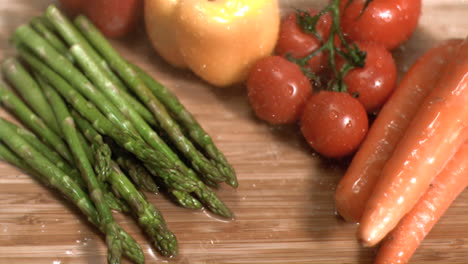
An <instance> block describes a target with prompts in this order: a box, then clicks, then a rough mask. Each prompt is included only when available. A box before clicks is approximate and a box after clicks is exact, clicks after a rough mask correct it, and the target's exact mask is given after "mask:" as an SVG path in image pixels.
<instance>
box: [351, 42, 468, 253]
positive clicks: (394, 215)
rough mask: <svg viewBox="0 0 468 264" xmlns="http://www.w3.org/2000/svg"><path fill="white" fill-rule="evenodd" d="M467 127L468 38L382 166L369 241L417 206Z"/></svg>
mask: <svg viewBox="0 0 468 264" xmlns="http://www.w3.org/2000/svg"><path fill="white" fill-rule="evenodd" d="M434 74H436V73H434ZM467 126H468V39H466V40H465V41H463V42H462V43H461V44H460V46H459V48H458V50H457V51H456V53H455V56H454V57H453V59H452V60H451V61H450V62H449V64H448V65H447V67H446V68H445V70H444V72H443V73H442V76H441V78H440V79H439V81H438V82H437V84H436V86H435V87H434V89H433V90H432V91H431V93H430V94H429V95H428V96H427V97H426V98H425V99H424V101H423V103H422V105H421V108H420V109H419V110H418V112H417V113H416V115H415V116H414V118H413V120H412V121H411V123H410V124H409V126H408V128H407V130H406V131H405V134H404V135H403V137H402V138H401V139H400V141H399V142H398V144H397V146H396V147H395V150H394V151H393V153H392V155H391V157H390V158H389V159H388V161H387V162H386V164H385V166H384V168H383V170H382V173H381V175H380V177H379V180H378V181H377V183H376V185H375V188H374V190H373V192H372V194H371V196H370V197H369V200H368V201H367V204H366V207H365V209H364V212H363V215H362V218H361V223H360V226H359V230H358V238H359V239H360V240H361V241H362V242H363V244H364V245H365V246H373V245H375V244H376V243H378V242H379V241H380V240H381V239H382V238H383V237H384V236H385V235H387V233H388V232H389V231H390V230H392V229H393V228H394V227H395V226H396V225H397V223H398V222H399V221H400V219H401V218H402V217H403V216H404V215H405V214H406V213H407V212H409V210H411V208H413V206H414V205H415V204H416V202H417V201H418V200H419V198H421V196H422V195H423V194H424V192H425V191H426V189H427V188H428V186H429V184H430V183H431V181H432V180H433V179H434V178H435V176H436V175H437V174H438V173H439V172H440V171H441V170H442V169H443V168H444V166H445V164H446V163H447V162H448V161H449V160H450V158H451V157H452V156H453V154H455V152H456V151H457V150H458V148H459V147H460V146H461V144H463V143H464V142H465V140H466V138H463V136H462V135H461V133H462V130H463V128H465V127H467Z"/></svg>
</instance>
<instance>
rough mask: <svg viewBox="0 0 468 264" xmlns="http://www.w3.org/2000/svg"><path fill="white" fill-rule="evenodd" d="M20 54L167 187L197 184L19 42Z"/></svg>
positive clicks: (185, 187) (188, 188) (188, 187)
mask: <svg viewBox="0 0 468 264" xmlns="http://www.w3.org/2000/svg"><path fill="white" fill-rule="evenodd" d="M17 50H18V53H19V54H20V56H21V57H22V58H23V59H24V60H25V61H26V62H27V63H28V65H29V66H30V67H32V68H33V69H34V70H35V71H36V72H37V73H39V74H40V75H41V76H42V77H44V79H46V80H47V81H48V82H49V83H50V84H51V85H52V86H53V88H54V89H56V90H57V91H58V92H59V93H60V94H61V95H62V96H63V97H64V98H65V100H67V102H68V103H69V104H70V105H72V106H73V107H74V108H75V109H76V110H77V111H78V112H79V113H80V114H81V115H82V116H83V117H84V118H86V119H87V120H88V121H90V123H91V124H92V125H93V127H94V128H95V129H96V130H97V131H98V132H99V133H101V134H103V135H107V136H109V137H111V138H112V139H114V140H115V142H116V143H117V144H119V145H120V146H121V147H122V148H124V149H126V150H127V151H129V152H131V153H133V154H134V155H135V156H137V157H138V159H140V160H141V161H142V162H144V163H147V164H149V165H150V166H153V167H154V168H155V169H157V171H158V176H160V177H161V178H162V179H163V181H164V182H165V184H167V185H168V186H170V187H171V188H174V189H178V190H181V191H187V192H191V191H193V190H194V189H195V188H197V183H196V182H195V181H194V180H191V179H188V178H187V177H182V176H181V171H182V170H181V169H180V168H178V167H174V166H173V165H174V164H173V163H172V162H170V161H168V159H167V157H166V156H165V155H164V154H163V153H161V152H159V151H157V150H155V149H153V148H151V147H149V146H148V145H147V144H146V143H145V142H144V141H142V140H141V139H140V138H139V137H135V136H134V135H133V134H131V133H128V132H127V131H124V130H121V129H119V128H117V127H115V126H114V125H113V123H111V122H110V121H109V120H108V119H106V117H104V116H103V115H102V113H101V112H100V111H99V110H97V109H96V107H95V106H94V105H93V104H91V103H90V102H89V101H87V100H86V99H85V98H84V97H83V96H82V95H81V94H80V93H78V92H77V91H75V90H74V89H73V87H71V86H70V85H69V84H68V83H67V82H66V81H65V80H64V79H63V78H62V77H61V76H59V75H58V74H56V73H55V72H54V71H52V70H51V69H50V68H49V67H48V66H47V65H45V64H44V63H42V62H41V61H40V60H39V59H37V58H36V57H35V56H34V55H33V54H31V52H29V51H28V50H27V49H25V48H23V47H22V46H21V45H20V46H18V47H17Z"/></svg>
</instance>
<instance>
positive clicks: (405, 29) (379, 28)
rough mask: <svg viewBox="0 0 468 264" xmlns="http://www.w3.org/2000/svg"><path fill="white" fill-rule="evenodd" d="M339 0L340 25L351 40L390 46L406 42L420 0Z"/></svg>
mask: <svg viewBox="0 0 468 264" xmlns="http://www.w3.org/2000/svg"><path fill="white" fill-rule="evenodd" d="M347 2H348V0H341V2H340V4H341V12H342V17H341V28H342V30H343V32H344V33H345V35H347V36H348V37H349V38H350V39H351V40H354V41H372V42H378V43H381V44H382V45H384V46H385V47H386V48H387V49H390V50H391V49H394V48H396V47H398V46H399V45H400V44H401V43H403V42H404V41H406V40H407V39H408V38H409V37H410V35H411V33H412V32H413V31H414V29H415V28H416V26H417V24H418V19H419V16H420V14H421V0H373V1H372V2H370V3H369V5H368V6H367V8H366V9H365V11H364V12H363V13H362V14H361V10H362V9H363V7H364V3H365V2H366V0H353V1H351V3H350V4H349V6H348V7H346V8H345V6H346V3H347Z"/></svg>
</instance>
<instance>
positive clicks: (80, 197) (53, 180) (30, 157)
mask: <svg viewBox="0 0 468 264" xmlns="http://www.w3.org/2000/svg"><path fill="white" fill-rule="evenodd" d="M5 122H6V121H5V120H4V119H2V118H0V127H1V128H2V129H0V140H1V141H3V142H4V143H5V144H6V145H7V146H8V147H9V149H10V150H13V151H14V152H15V154H16V155H18V156H19V157H20V158H21V159H22V160H23V161H24V162H26V163H27V164H28V165H29V166H30V167H31V168H33V169H34V170H35V171H37V172H38V173H39V174H40V175H41V176H42V178H44V179H47V182H48V183H49V184H50V185H51V186H53V187H54V188H55V189H57V190H59V191H60V192H61V193H62V194H63V195H65V196H66V197H67V198H68V199H69V200H70V201H72V202H73V203H74V204H75V205H76V206H77V207H78V208H79V209H80V211H81V212H82V213H83V214H84V215H85V216H87V218H88V220H89V221H90V222H91V223H92V224H94V225H95V226H96V227H98V228H99V229H100V230H101V232H104V231H105V230H104V229H103V228H102V225H101V223H100V219H99V215H98V213H97V211H96V208H95V207H94V205H93V203H92V201H91V200H90V198H89V197H88V195H87V194H86V193H85V192H84V191H83V190H82V189H81V188H80V187H79V186H78V184H77V183H76V182H75V181H73V180H72V179H71V178H70V177H69V176H68V175H66V174H65V173H64V172H62V171H61V170H60V169H59V168H57V167H56V166H55V165H54V164H53V163H52V162H50V161H49V160H48V159H47V158H45V157H44V156H43V155H42V154H41V153H39V152H38V151H37V150H36V149H34V148H33V147H31V146H30V145H29V144H28V143H27V142H26V141H25V140H24V139H23V138H22V137H21V136H19V135H18V134H16V133H15V131H14V130H11V129H10V127H9V126H8V125H6V123H5ZM33 175H35V174H33ZM119 232H120V235H121V236H122V237H123V238H124V243H123V247H124V253H125V255H126V256H128V257H129V258H130V259H131V260H133V261H134V262H135V263H144V255H143V252H142V251H141V247H140V246H139V245H138V244H137V243H136V241H135V240H134V239H133V238H132V237H131V236H129V235H128V234H127V233H125V232H123V231H122V230H119Z"/></svg>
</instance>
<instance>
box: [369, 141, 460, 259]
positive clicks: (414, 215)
mask: <svg viewBox="0 0 468 264" xmlns="http://www.w3.org/2000/svg"><path fill="white" fill-rule="evenodd" d="M467 161H468V143H465V144H464V145H463V146H462V147H461V148H460V149H459V150H458V152H457V153H456V154H455V155H454V156H453V158H452V159H451V160H450V162H449V163H448V164H447V166H446V167H445V168H444V170H443V171H442V172H441V173H439V175H437V177H436V178H435V179H434V181H433V182H432V184H431V185H430V187H429V188H428V190H427V191H426V193H425V194H424V196H423V197H421V199H420V200H419V201H418V203H417V204H416V205H415V206H414V208H413V209H411V211H410V212H409V213H408V214H407V215H405V217H403V219H401V221H400V222H399V223H398V225H397V226H396V227H395V229H394V230H393V231H392V232H391V233H390V234H389V235H388V236H387V237H386V238H385V239H384V240H383V241H382V245H381V246H380V248H379V250H378V253H377V257H376V260H375V264H394V263H400V264H404V263H408V261H409V260H410V258H411V256H412V255H413V253H414V252H415V251H416V249H417V248H418V246H419V245H420V244H421V242H422V240H423V239H424V238H425V237H426V235H427V234H428V233H429V232H430V231H431V229H432V228H433V227H434V225H435V224H436V223H437V221H439V219H440V217H442V215H444V213H445V212H446V211H447V209H448V208H449V207H450V205H451V204H452V202H453V201H454V200H455V199H456V198H457V196H458V195H459V194H460V193H461V192H462V191H463V190H464V189H465V188H466V187H467V186H468V163H467Z"/></svg>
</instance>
